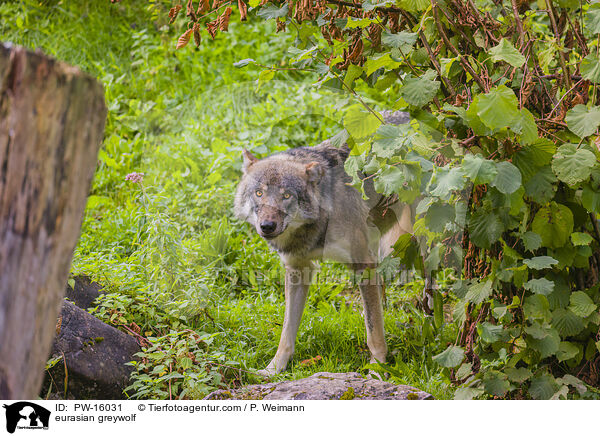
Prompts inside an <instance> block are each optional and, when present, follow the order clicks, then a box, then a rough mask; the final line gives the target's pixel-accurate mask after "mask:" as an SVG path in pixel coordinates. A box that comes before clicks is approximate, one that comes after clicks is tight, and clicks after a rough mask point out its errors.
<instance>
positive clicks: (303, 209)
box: [234, 150, 323, 243]
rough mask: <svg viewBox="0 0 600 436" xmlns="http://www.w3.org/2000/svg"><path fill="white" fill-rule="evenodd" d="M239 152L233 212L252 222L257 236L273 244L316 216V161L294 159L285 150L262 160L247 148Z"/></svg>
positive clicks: (320, 172) (318, 166)
mask: <svg viewBox="0 0 600 436" xmlns="http://www.w3.org/2000/svg"><path fill="white" fill-rule="evenodd" d="M243 155H244V163H243V167H242V170H243V173H244V174H243V176H242V180H241V181H240V184H239V185H238V188H237V192H236V196H235V204H234V211H235V214H236V216H237V217H238V218H240V219H242V220H245V221H248V222H249V223H250V224H252V225H254V227H255V228H256V231H257V232H258V234H259V235H260V236H262V237H263V238H265V239H267V240H273V242H275V243H276V242H278V240H280V239H284V238H286V234H289V233H292V232H293V230H294V229H297V228H299V227H301V226H302V225H304V224H308V223H310V222H312V221H315V220H316V219H317V218H318V217H319V202H318V198H319V193H318V192H319V190H318V185H319V182H320V181H321V178H322V177H323V167H322V165H321V164H320V163H318V162H308V163H304V162H298V161H297V160H296V159H294V157H293V156H290V155H287V154H285V153H281V154H276V155H273V156H270V157H267V158H265V159H262V160H259V159H257V158H256V157H254V156H253V155H252V154H251V153H250V152H249V151H247V150H244V153H243ZM282 242H283V241H282Z"/></svg>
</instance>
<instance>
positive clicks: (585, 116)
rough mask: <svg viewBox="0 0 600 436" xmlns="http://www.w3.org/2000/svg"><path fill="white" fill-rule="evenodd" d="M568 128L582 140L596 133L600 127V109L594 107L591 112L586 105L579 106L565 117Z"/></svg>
mask: <svg viewBox="0 0 600 436" xmlns="http://www.w3.org/2000/svg"><path fill="white" fill-rule="evenodd" d="M565 120H566V121H567V127H568V128H569V130H570V131H571V132H573V133H575V134H576V135H577V136H579V137H580V138H585V137H586V136H589V135H591V134H592V133H594V132H595V131H596V129H597V128H598V125H600V107H598V106H592V107H591V108H590V109H589V110H588V108H587V107H586V106H585V105H582V104H578V105H577V106H575V107H574V108H573V109H571V110H570V111H569V112H567V116H566V117H565Z"/></svg>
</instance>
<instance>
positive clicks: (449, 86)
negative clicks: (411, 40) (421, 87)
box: [419, 30, 456, 96]
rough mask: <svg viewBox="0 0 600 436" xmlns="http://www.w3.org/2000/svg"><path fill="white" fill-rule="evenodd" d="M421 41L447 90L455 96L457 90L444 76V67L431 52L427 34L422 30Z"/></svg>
mask: <svg viewBox="0 0 600 436" xmlns="http://www.w3.org/2000/svg"><path fill="white" fill-rule="evenodd" d="M419 39H420V40H421V43H422V44H423V47H425V50H427V54H429V59H431V63H432V64H433V67H434V68H435V70H436V71H437V73H438V75H439V76H440V78H441V79H442V82H444V85H445V86H446V88H447V89H448V90H449V91H450V93H451V94H452V95H453V96H454V95H456V89H455V88H454V86H452V83H451V82H450V80H447V79H446V78H445V77H444V75H443V74H442V67H441V66H440V63H439V62H438V60H437V58H436V57H435V54H433V50H431V46H430V45H429V43H428V42H427V38H426V37H425V34H424V33H423V31H422V30H419Z"/></svg>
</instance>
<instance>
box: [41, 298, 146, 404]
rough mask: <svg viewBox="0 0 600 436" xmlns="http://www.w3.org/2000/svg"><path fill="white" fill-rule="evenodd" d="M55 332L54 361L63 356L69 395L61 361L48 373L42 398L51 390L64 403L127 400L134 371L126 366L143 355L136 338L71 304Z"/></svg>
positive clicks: (64, 305) (62, 313)
mask: <svg viewBox="0 0 600 436" xmlns="http://www.w3.org/2000/svg"><path fill="white" fill-rule="evenodd" d="M56 329H57V335H56V337H55V338H54V342H53V344H52V352H51V357H61V358H62V356H63V355H64V359H65V362H66V367H67V374H66V376H67V377H66V378H67V395H66V396H65V395H64V392H65V386H64V380H65V369H64V368H65V362H63V361H62V360H61V361H59V362H58V363H57V364H56V365H54V366H53V367H52V368H50V369H49V370H48V372H47V375H46V379H45V380H44V387H43V390H42V393H41V395H40V396H41V397H42V398H45V397H46V395H47V393H48V391H49V390H50V392H51V394H52V393H54V394H57V393H58V394H59V395H60V397H61V398H65V399H97V400H106V399H121V398H126V397H125V395H124V394H123V389H124V388H125V387H126V386H127V384H128V381H129V375H130V374H131V372H132V370H133V367H131V366H128V365H125V363H127V362H130V361H132V360H134V359H135V358H134V356H133V355H134V354H135V353H137V352H138V351H140V347H139V345H138V343H137V341H136V340H135V339H134V338H133V336H130V335H128V334H126V333H123V332H122V331H120V330H117V329H116V328H114V327H112V326H109V325H108V324H105V323H103V322H102V321H100V320H99V319H98V318H95V317H94V316H92V315H90V314H89V313H87V312H86V311H84V310H82V309H80V308H79V307H77V306H75V305H74V304H73V303H71V302H69V301H65V302H64V303H63V306H62V309H61V312H60V316H59V321H58V323H57V326H56ZM54 398H55V397H54Z"/></svg>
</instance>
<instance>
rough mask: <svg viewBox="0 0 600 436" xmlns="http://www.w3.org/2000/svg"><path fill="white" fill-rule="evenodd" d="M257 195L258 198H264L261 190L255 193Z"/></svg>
mask: <svg viewBox="0 0 600 436" xmlns="http://www.w3.org/2000/svg"><path fill="white" fill-rule="evenodd" d="M255 194H256V196H257V197H262V194H263V193H262V191H261V190H260V189H257V190H256V192H255Z"/></svg>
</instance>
